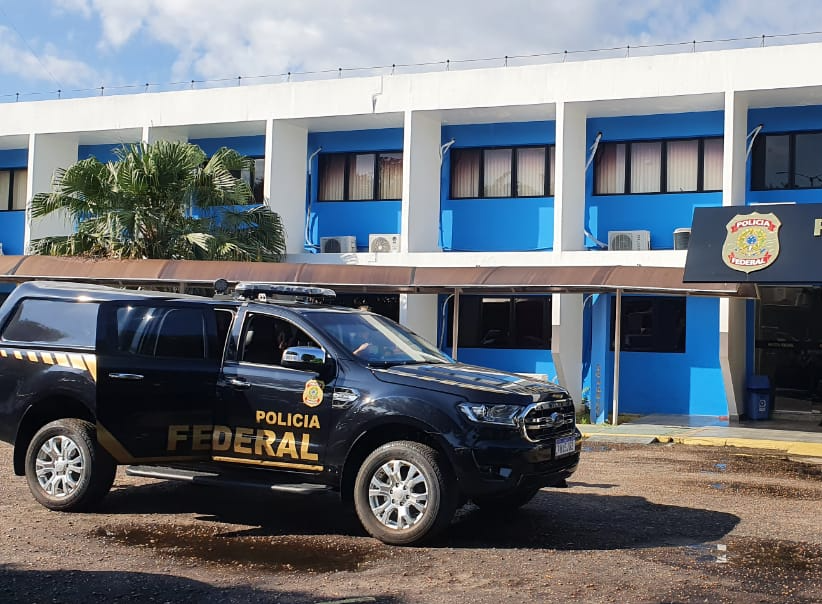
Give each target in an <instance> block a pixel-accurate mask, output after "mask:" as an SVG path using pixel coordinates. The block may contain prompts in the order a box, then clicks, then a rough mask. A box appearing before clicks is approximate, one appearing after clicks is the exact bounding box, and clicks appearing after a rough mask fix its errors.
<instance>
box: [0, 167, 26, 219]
mask: <svg viewBox="0 0 822 604" xmlns="http://www.w3.org/2000/svg"><path fill="white" fill-rule="evenodd" d="M27 177H28V170H26V169H25V168H23V169H19V170H0V211H3V212H7V211H15V210H25V209H26V197H27V195H26V193H27V185H26V179H27Z"/></svg>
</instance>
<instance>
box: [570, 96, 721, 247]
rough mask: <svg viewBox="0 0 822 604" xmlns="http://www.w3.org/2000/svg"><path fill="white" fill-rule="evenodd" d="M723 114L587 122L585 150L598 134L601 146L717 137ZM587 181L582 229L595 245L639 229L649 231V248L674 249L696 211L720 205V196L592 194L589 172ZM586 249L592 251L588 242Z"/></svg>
mask: <svg viewBox="0 0 822 604" xmlns="http://www.w3.org/2000/svg"><path fill="white" fill-rule="evenodd" d="M723 129H724V112H722V111H708V112H700V113H675V114H665V115H641V116H627V117H612V118H592V119H589V120H588V124H587V138H586V147H588V146H590V145H591V144H592V143H593V141H594V139H595V138H596V135H597V133H598V132H602V141H601V142H603V143H607V142H623V141H631V140H653V139H669V138H688V137H702V136H722V134H723ZM585 178H586V184H585V187H586V199H585V209H586V224H587V227H588V230H589V231H590V232H591V233H592V234H593V235H594V236H595V237H596V238H597V239H599V240H600V241H602V242H607V241H608V231H625V230H634V229H642V230H647V231H650V232H651V249H673V247H674V237H673V233H674V229H678V228H682V227H690V226H691V222H692V219H693V209H694V208H695V207H714V206H721V205H722V193H721V192H718V191H717V192H710V193H669V194H641V195H594V167H593V164H591V167H590V168H589V169H588V172H587V173H586V175H585ZM587 244H588V247H590V248H595V247H596V246H595V244H594V243H593V242H592V241H587Z"/></svg>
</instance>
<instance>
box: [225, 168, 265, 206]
mask: <svg viewBox="0 0 822 604" xmlns="http://www.w3.org/2000/svg"><path fill="white" fill-rule="evenodd" d="M250 159H252V160H253V161H254V163H253V164H252V166H251V167H250V168H249V169H247V170H232V171H231V175H232V176H234V178H239V179H241V180H243V181H245V183H246V184H247V185H248V186H249V188H250V189H251V195H252V198H253V200H254V203H258V204H262V203H263V202H264V201H265V197H264V196H263V185H264V184H265V159H264V158H262V157H255V156H251V157H250Z"/></svg>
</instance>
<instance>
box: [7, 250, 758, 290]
mask: <svg viewBox="0 0 822 604" xmlns="http://www.w3.org/2000/svg"><path fill="white" fill-rule="evenodd" d="M682 276H683V269H682V268H675V267H653V266H603V265H597V266H495V267H482V266H472V267H468V266H462V267H444V266H438V267H409V266H375V265H362V264H314V263H274V262H227V261H196V260H110V259H102V260H95V259H89V258H76V257H55V256H0V280H3V281H29V280H32V279H53V280H63V281H72V280H73V281H91V282H95V283H112V284H118V285H144V286H150V285H161V284H165V285H175V284H179V283H186V284H188V285H199V286H208V285H211V284H212V283H214V281H215V280H217V279H221V278H222V279H226V280H227V281H229V283H236V282H238V281H264V282H272V283H290V284H298V285H312V286H323V287H331V288H333V289H337V290H339V291H348V292H375V293H377V292H379V293H388V292H392V293H431V294H435V293H448V292H453V291H454V290H455V289H460V290H461V291H462V292H463V293H484V294H490V293H523V294H525V293H563V292H565V293H568V292H571V293H596V292H603V293H607V292H614V291H617V290H621V291H623V292H626V293H658V294H669V295H688V294H695V295H713V296H733V297H746V298H753V297H756V296H755V291H754V288H753V286H751V285H749V284H738V283H683V282H682Z"/></svg>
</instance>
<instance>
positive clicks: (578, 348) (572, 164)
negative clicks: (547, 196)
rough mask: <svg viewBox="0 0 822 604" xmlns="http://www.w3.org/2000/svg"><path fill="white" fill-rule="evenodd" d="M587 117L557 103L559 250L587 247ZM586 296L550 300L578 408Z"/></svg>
mask: <svg viewBox="0 0 822 604" xmlns="http://www.w3.org/2000/svg"><path fill="white" fill-rule="evenodd" d="M586 120H587V114H586V112H585V109H584V107H583V106H582V105H580V104H576V103H565V102H560V103H558V104H557V117H556V154H555V169H554V174H555V175H556V184H555V186H554V253H562V252H564V251H577V250H582V249H584V248H585V236H584V233H583V230H584V228H585V151H586V148H587V144H586ZM582 300H583V298H582V295H580V294H555V295H554V296H553V300H552V304H551V307H552V317H551V356H552V358H553V360H554V368H555V369H556V371H557V379H558V380H559V383H560V384H561V385H562V387H563V388H565V389H566V390H568V392H569V393H570V395H571V397H572V398H573V399H574V404H575V405H576V407H577V411H580V410H581V409H582Z"/></svg>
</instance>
